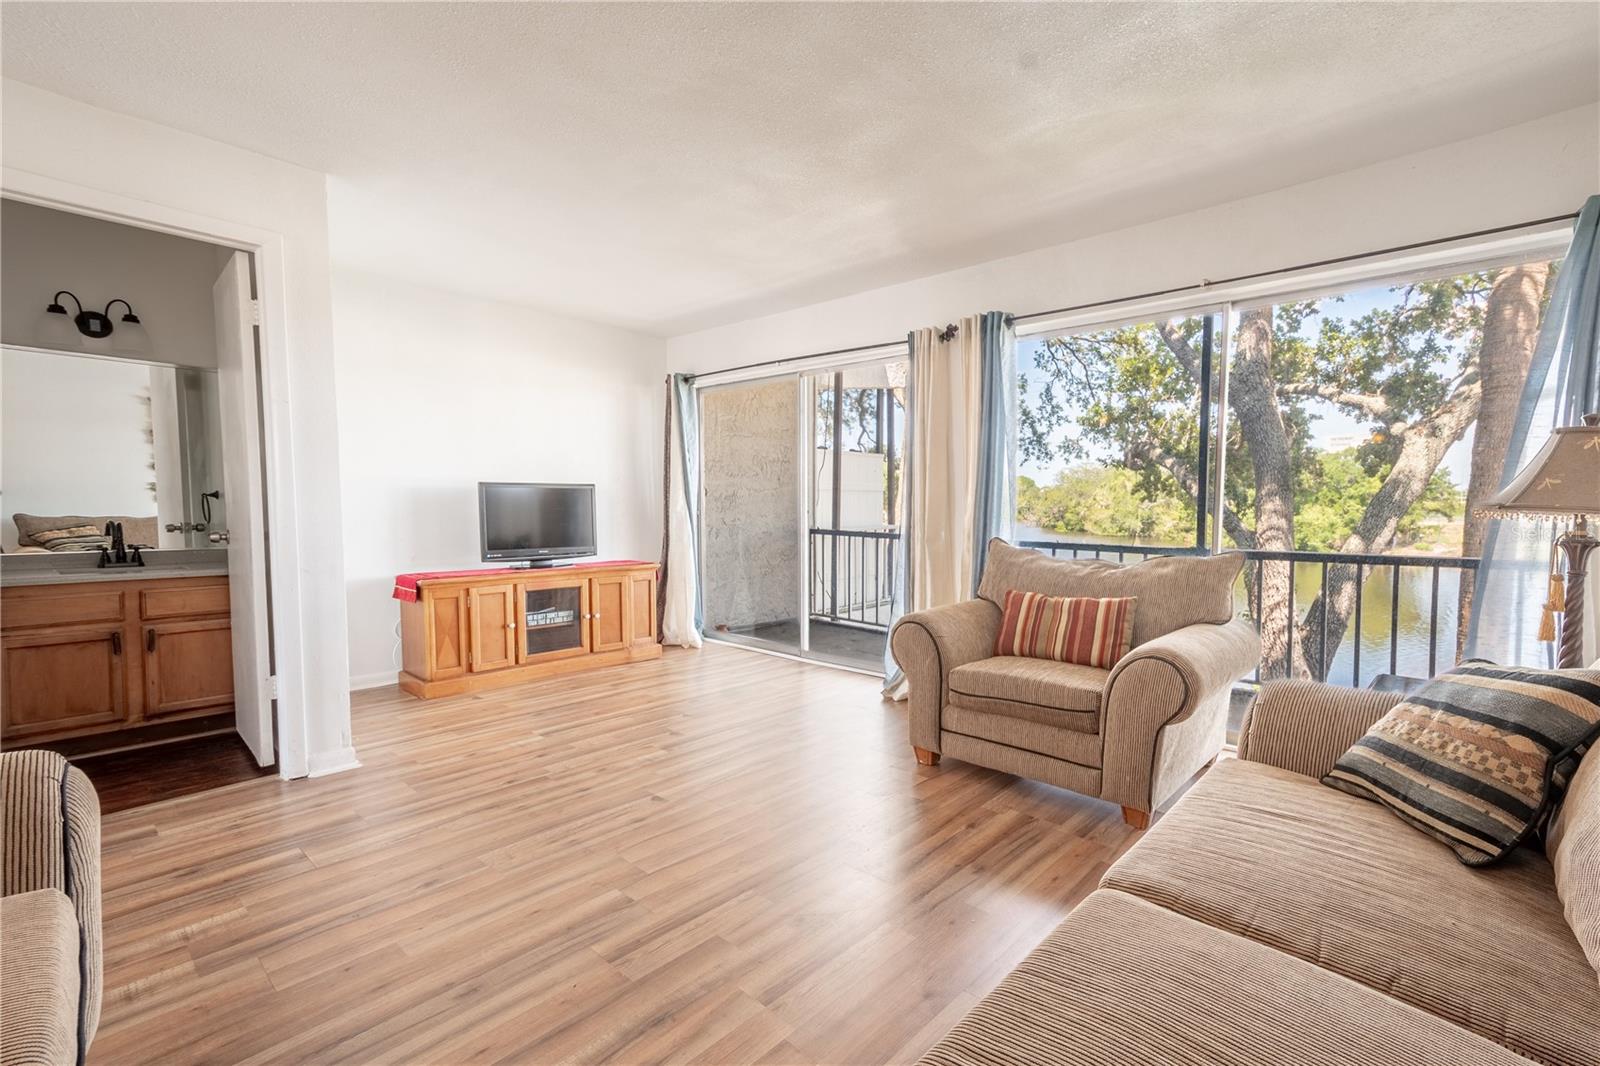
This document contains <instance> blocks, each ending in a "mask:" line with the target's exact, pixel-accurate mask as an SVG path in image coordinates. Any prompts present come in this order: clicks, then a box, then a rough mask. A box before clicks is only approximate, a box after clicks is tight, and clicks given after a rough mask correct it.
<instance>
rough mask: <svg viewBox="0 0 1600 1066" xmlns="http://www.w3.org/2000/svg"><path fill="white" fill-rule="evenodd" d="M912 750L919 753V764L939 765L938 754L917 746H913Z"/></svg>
mask: <svg viewBox="0 0 1600 1066" xmlns="http://www.w3.org/2000/svg"><path fill="white" fill-rule="evenodd" d="M911 750H912V751H914V752H916V753H917V762H919V763H921V764H922V765H923V766H938V765H939V753H938V752H936V751H929V750H928V749H927V748H919V747H917V746H916V745H915V744H913V745H911Z"/></svg>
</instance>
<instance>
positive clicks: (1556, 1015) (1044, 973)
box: [924, 664, 1600, 1066]
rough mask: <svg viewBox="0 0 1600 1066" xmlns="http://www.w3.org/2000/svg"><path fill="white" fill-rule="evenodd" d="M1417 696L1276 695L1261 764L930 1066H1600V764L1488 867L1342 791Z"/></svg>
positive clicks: (1158, 840)
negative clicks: (1378, 729)
mask: <svg viewBox="0 0 1600 1066" xmlns="http://www.w3.org/2000/svg"><path fill="white" fill-rule="evenodd" d="M1597 665H1600V664H1597ZM1400 698H1401V697H1399V696H1397V695H1393V694H1388V693H1376V692H1367V691H1357V690H1351V689H1340V688H1335V687H1332V686H1328V685H1319V684H1315V683H1312V682H1303V681H1283V682H1274V683H1272V684H1269V685H1268V686H1266V688H1265V689H1264V690H1263V692H1262V694H1261V696H1260V697H1259V699H1257V701H1256V702H1255V704H1254V705H1253V707H1252V708H1251V710H1250V712H1249V714H1248V716H1247V718H1246V720H1245V723H1244V728H1243V733H1242V735H1241V738H1240V743H1239V758H1238V759H1236V760H1227V761H1222V762H1219V763H1218V764H1217V765H1216V766H1215V767H1214V768H1212V769H1211V770H1210V771H1209V772H1207V773H1206V775H1205V776H1204V777H1203V778H1202V779H1201V780H1200V781H1199V782H1198V783H1197V784H1196V785H1195V786H1194V787H1193V788H1192V789H1191V790H1190V791H1189V792H1188V793H1186V794H1185V795H1184V796H1183V798H1182V799H1180V800H1179V801H1178V802H1177V804H1176V805H1175V806H1174V807H1173V808H1172V810H1171V811H1170V812H1168V813H1167V814H1166V815H1165V816H1163V817H1162V819H1161V820H1160V821H1159V822H1158V823H1157V824H1156V826H1155V828H1153V829H1152V830H1150V831H1149V832H1148V833H1147V834H1146V835H1145V836H1144V838H1143V839H1142V840H1140V842H1139V843H1138V844H1137V845H1136V846H1135V847H1134V848H1133V849H1132V850H1131V851H1129V852H1128V853H1127V854H1126V855H1124V856H1123V857H1122V859H1121V860H1119V861H1118V862H1117V863H1116V864H1115V865H1113V866H1112V867H1111V869H1110V870H1109V871H1107V873H1106V874H1105V876H1104V877H1103V878H1102V879H1101V882H1100V888H1099V889H1098V890H1097V891H1095V892H1093V893H1092V894H1090V896H1089V897H1088V898H1087V899H1086V900H1084V902H1083V903H1082V904H1080V905H1079V906H1078V908H1077V909H1076V910H1074V911H1073V912H1072V914H1071V915H1069V916H1068V917H1067V920H1066V921H1065V922H1063V923H1062V924H1061V925H1060V926H1059V927H1058V928H1057V929H1056V930H1055V932H1053V933H1052V934H1051V935H1050V936H1049V937H1048V938H1046V939H1045V941H1044V943H1042V944H1041V945H1040V946H1039V947H1038V948H1036V949H1035V950H1034V952H1033V953H1032V954H1031V955H1029V956H1028V957H1027V958H1026V959H1025V960H1024V961H1023V962H1022V963H1021V964H1020V965H1019V966H1018V967H1017V968H1016V970H1014V971H1013V972H1012V973H1011V974H1010V975H1009V976H1007V977H1006V978H1005V979H1004V980H1003V981H1002V982H1001V984H1000V985H999V987H998V988H996V989H995V990H994V991H993V992H992V993H990V995H989V996H988V997H986V998H985V999H984V1000H983V1001H982V1002H980V1003H979V1005H978V1006H977V1007H975V1008H973V1010H972V1011H971V1012H970V1013H969V1014H968V1015H967V1017H966V1018H965V1019H964V1020H963V1021H961V1022H960V1023H959V1024H958V1025H957V1026H956V1027H955V1029H954V1030H952V1031H951V1032H950V1034H949V1035H948V1036H946V1037H945V1039H944V1040H943V1041H941V1042H940V1043H939V1044H938V1045H936V1046H935V1047H934V1048H933V1050H932V1051H930V1052H929V1053H928V1055H927V1056H926V1058H925V1059H924V1062H926V1063H928V1064H930V1066H976V1064H980V1063H982V1064H995V1063H1040V1064H1043V1063H1049V1064H1051V1066H1080V1064H1081V1066H1088V1064H1091V1063H1093V1064H1103V1063H1186V1064H1238V1066H1246V1064H1249V1066H1255V1064H1259V1063H1294V1064H1301V1063H1304V1064H1310V1066H1321V1064H1335V1063H1338V1064H1367V1063H1374V1064H1380V1066H1389V1064H1394V1066H1425V1064H1438V1066H1493V1064H1500V1063H1527V1062H1529V1061H1533V1062H1542V1063H1548V1064H1555V1066H1595V1064H1597V1063H1600V757H1596V756H1593V755H1591V756H1590V757H1589V758H1588V759H1587V761H1585V762H1584V763H1583V764H1581V765H1580V767H1579V769H1578V772H1577V773H1576V774H1575V775H1574V778H1573V781H1572V783H1571V786H1570V788H1569V790H1568V793H1567V798H1566V801H1565V803H1564V804H1563V807H1562V809H1561V811H1560V813H1559V815H1558V817H1557V819H1556V820H1555V822H1554V824H1553V827H1552V831H1551V833H1550V835H1549V838H1548V843H1547V846H1546V848H1545V849H1544V850H1543V851H1539V850H1535V849H1533V848H1523V849H1520V850H1519V851H1518V852H1517V853H1515V854H1514V855H1513V856H1512V857H1511V858H1510V859H1509V860H1507V861H1506V862H1504V863H1502V864H1500V865H1496V866H1491V867H1486V868H1469V867H1466V866H1463V865H1462V864H1461V863H1460V862H1458V861H1457V860H1456V857H1455V856H1454V855H1453V854H1452V853H1451V852H1450V851H1449V850H1448V849H1447V848H1446V847H1445V846H1444V845H1442V844H1439V843H1437V842H1436V841H1433V840H1431V839H1429V838H1427V837H1425V836H1423V835H1421V834H1420V833H1418V832H1416V831H1415V830H1413V829H1411V828H1410V827H1408V826H1406V825H1404V824H1402V823H1401V822H1400V821H1399V820H1398V819H1397V818H1396V817H1395V816H1394V815H1392V814H1391V813H1389V811H1387V810H1386V809H1384V808H1383V807H1381V806H1379V805H1378V804H1376V803H1371V802H1367V801H1364V800H1361V799H1357V798H1356V797H1354V796H1350V795H1346V794H1345V793H1342V792H1338V791H1335V790H1334V789H1332V788H1329V787H1327V786H1325V785H1323V784H1321V783H1320V781H1319V778H1320V777H1321V776H1322V775H1323V774H1325V773H1326V772H1327V771H1328V770H1329V769H1330V768H1331V767H1332V766H1333V763H1334V761H1335V760H1336V759H1337V758H1338V757H1339V756H1340V755H1342V754H1343V753H1344V752H1345V750H1346V749H1347V748H1348V747H1349V746H1350V745H1351V744H1352V743H1354V742H1355V740H1356V739H1357V738H1358V737H1360V736H1361V735H1362V734H1363V733H1365V731H1366V730H1367V729H1368V728H1369V727H1370V726H1371V725H1372V724H1373V723H1374V722H1376V721H1377V720H1378V719H1379V718H1380V717H1382V715H1383V714H1384V713H1385V712H1386V711H1387V710H1388V709H1389V708H1390V707H1391V706H1392V705H1393V704H1394V703H1395V702H1397V701H1398V700H1399V699H1400Z"/></svg>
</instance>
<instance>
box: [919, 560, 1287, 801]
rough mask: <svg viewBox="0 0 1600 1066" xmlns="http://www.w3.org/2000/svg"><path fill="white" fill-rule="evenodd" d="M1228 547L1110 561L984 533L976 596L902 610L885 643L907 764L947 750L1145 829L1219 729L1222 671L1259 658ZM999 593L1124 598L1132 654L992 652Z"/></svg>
mask: <svg viewBox="0 0 1600 1066" xmlns="http://www.w3.org/2000/svg"><path fill="white" fill-rule="evenodd" d="M1243 565H1244V557H1243V556H1242V555H1240V554H1239V553H1237V552H1230V553H1226V554H1222V555H1214V556H1162V557H1157V558H1153V559H1149V560H1146V561H1145V562H1140V563H1134V564H1132V565H1128V566H1121V565H1118V564H1117V563H1113V562H1110V561H1106V560H1099V559H1070V560H1069V559H1053V558H1051V557H1049V556H1047V555H1044V554H1043V553H1041V552H1036V551H1031V550H1029V549H1025V548H1017V547H1014V546H1012V545H1010V544H1008V543H1006V542H1005V541H1003V540H999V539H996V540H993V541H991V542H990V543H989V550H988V555H987V562H986V563H985V565H984V570H983V577H982V581H981V582H980V584H979V586H978V595H977V598H975V599H972V600H968V601H965V602H963V603H957V604H951V605H949V606H944V607H935V608H933V609H931V610H925V611H915V612H912V613H910V614H907V615H906V616H905V617H903V618H901V619H900V621H899V622H897V623H896V624H895V627H894V629H893V630H892V631H891V632H890V635H889V642H890V648H891V649H892V651H893V654H894V658H895V661H896V662H897V663H898V664H899V665H900V669H901V670H902V671H904V673H905V675H906V679H907V681H908V682H909V684H910V696H909V699H910V724H911V746H912V747H913V748H914V749H915V751H916V755H917V759H918V760H919V761H920V762H922V763H925V764H928V765H932V764H934V763H937V762H938V761H939V759H940V757H941V756H944V755H948V756H950V757H952V758H955V759H960V760H962V761H964V762H969V763H976V764H978V765H980V766H987V767H989V768H990V769H993V770H1002V771H1004V772H1006V773H1011V774H1016V775H1018V776H1019V777H1027V778H1032V779H1034V780H1037V781H1044V782H1046V783H1048V784H1052V785H1056V786H1058V787H1060V788H1065V789H1070V790H1071V791H1073V792H1078V793H1082V794H1083V795H1086V796H1096V797H1099V798H1100V799H1104V800H1108V801H1110V802H1112V803H1115V804H1118V805H1120V806H1121V807H1122V813H1123V817H1124V818H1125V819H1126V820H1127V821H1128V823H1129V824H1130V825H1133V826H1135V827H1137V828H1141V829H1142V828H1144V827H1145V826H1146V825H1148V824H1149V819H1150V812H1152V811H1154V810H1156V809H1158V808H1159V807H1160V806H1161V805H1162V804H1164V803H1165V802H1166V801H1167V800H1168V799H1170V798H1171V797H1172V796H1173V795H1174V794H1175V793H1176V792H1177V791H1178V790H1179V789H1180V788H1182V787H1183V786H1184V784H1185V783H1187V782H1188V781H1189V779H1190V778H1192V777H1193V776H1194V775H1195V773H1197V772H1198V771H1199V770H1200V769H1201V768H1202V767H1203V766H1205V765H1206V764H1207V763H1209V762H1211V761H1212V760H1214V759H1215V758H1216V757H1217V753H1218V752H1220V751H1221V750H1222V746H1223V744H1224V742H1225V741H1226V739H1227V726H1228V706H1229V701H1230V700H1231V698H1232V693H1233V686H1234V683H1235V682H1236V681H1238V680H1239V679H1241V678H1244V677H1246V676H1248V675H1249V674H1250V673H1252V672H1253V671H1254V670H1255V668H1256V664H1257V661H1258V660H1259V659H1260V657H1261V642H1260V639H1259V638H1258V637H1257V635H1256V631H1255V627H1254V625H1253V624H1251V623H1250V622H1249V621H1246V620H1244V619H1236V618H1235V617H1234V610H1233V585H1234V582H1235V580H1236V579H1237V578H1238V576H1239V572H1240V570H1241V568H1242V567H1243ZM1008 590H1018V591H1024V592H1037V593H1043V594H1045V595H1049V596H1089V597H1116V596H1133V597H1137V599H1138V602H1137V603H1136V604H1135V607H1134V613H1133V628H1132V649H1131V650H1130V652H1129V653H1128V654H1127V655H1126V656H1124V657H1123V658H1122V659H1121V660H1119V661H1118V662H1117V663H1116V664H1115V665H1114V666H1113V667H1112V668H1111V669H1109V670H1102V669H1097V668H1094V667H1089V666H1079V665H1076V664H1073V663H1065V662H1056V661H1055V660H1051V659H1033V658H1024V657H1020V656H1009V655H1003V656H997V655H996V654H995V644H996V638H997V636H998V635H999V632H1000V624H1001V618H1002V609H1003V605H1004V603H1005V595H1006V592H1007V591H1008Z"/></svg>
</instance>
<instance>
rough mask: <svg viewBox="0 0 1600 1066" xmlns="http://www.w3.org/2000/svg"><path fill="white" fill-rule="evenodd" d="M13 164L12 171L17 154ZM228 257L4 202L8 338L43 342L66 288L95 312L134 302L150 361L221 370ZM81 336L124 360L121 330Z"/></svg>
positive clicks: (0, 324) (1, 252) (4, 328)
mask: <svg viewBox="0 0 1600 1066" xmlns="http://www.w3.org/2000/svg"><path fill="white" fill-rule="evenodd" d="M6 132H7V136H9V135H10V130H9V129H8V130H7V131H6ZM8 147H9V146H8ZM6 159H7V161H8V165H9V159H10V152H9V151H7V152H6ZM221 254H223V253H222V251H221V249H219V248H217V247H216V246H215V245H211V244H204V243H202V242H200V241H191V240H187V239H185V238H183V237H174V236H171V235H169V234H165V233H156V232H154V231H151V230H146V229H139V228H137V227H135V226H123V225H119V224H118V223H115V222H106V221H103V220H101V219H97V218H88V217H86V216H84V215H74V214H70V213H68V212H65V211H52V210H51V209H49V208H46V207H37V206H35V205H33V204H25V203H18V202H16V201H13V200H4V201H0V340H3V341H4V342H5V343H6V344H20V345H25V346H26V345H37V344H40V343H41V341H40V339H39V337H38V335H37V331H38V323H39V316H40V315H41V314H42V313H43V311H44V309H45V306H46V305H48V304H49V303H50V297H51V296H52V295H53V294H54V293H55V292H56V291H57V290H60V289H70V290H71V291H72V293H73V295H75V296H77V297H78V298H79V299H80V300H82V301H83V306H84V308H85V309H86V310H92V311H99V310H102V309H103V308H104V307H105V306H106V304H107V303H109V302H110V301H112V300H113V299H119V298H120V299H123V300H127V301H128V303H130V304H132V305H133V309H134V312H135V313H136V314H138V316H139V320H140V322H141V323H143V325H144V328H145V333H146V334H147V335H148V337H149V339H150V348H149V351H148V352H146V353H145V355H144V356H143V358H146V359H150V360H153V361H155V362H161V363H175V364H177V365H179V366H204V367H215V366H216V365H217V350H216V348H217V342H216V336H217V335H216V328H215V326H214V325H213V323H212V321H211V284H212V282H214V281H216V280H217V273H218V271H219V270H220V269H221V265H220V263H219V261H218V257H219V256H220V255H221ZM61 304H62V306H63V307H65V308H66V309H67V312H68V313H69V314H70V313H72V312H73V311H74V310H75V309H74V307H73V304H72V301H71V300H69V299H67V298H66V297H62V300H61ZM123 313H124V310H123V308H122V307H121V306H120V305H118V307H117V309H116V310H115V311H113V312H112V314H111V320H112V323H113V329H115V326H116V324H117V323H118V322H119V320H120V319H121V317H122V315H123ZM74 338H75V340H77V342H78V344H79V347H80V348H81V349H82V350H83V351H88V352H97V353H100V354H105V355H115V354H116V353H115V352H114V351H112V342H113V341H115V340H116V335H115V332H113V334H112V336H110V337H105V338H101V339H100V340H94V339H92V338H88V337H79V336H77V335H76V334H74Z"/></svg>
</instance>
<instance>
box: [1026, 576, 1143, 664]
mask: <svg viewBox="0 0 1600 1066" xmlns="http://www.w3.org/2000/svg"><path fill="white" fill-rule="evenodd" d="M1138 602H1139V601H1138V599H1137V598H1136V597H1133V596H1123V597H1120V598H1117V599H1104V600H1097V599H1090V598H1089V597H1086V596H1045V595H1042V594H1040V593H1037V592H1019V591H1017V590H1016V589H1011V590H1010V591H1008V592H1007V593H1006V602H1005V614H1004V616H1003V617H1002V618H1001V620H1000V635H999V637H997V638H996V639H995V647H994V653H995V654H996V655H1021V656H1025V657H1027V658H1029V659H1054V660H1056V661H1057V662H1062V663H1077V664H1078V665H1079V666H1093V667H1098V668H1099V669H1101V670H1109V669H1111V667H1113V666H1115V665H1116V662H1117V660H1118V659H1120V658H1122V657H1123V656H1124V655H1126V654H1128V646H1129V645H1130V643H1131V642H1132V640H1133V608H1134V605H1135V604H1137V603H1138Z"/></svg>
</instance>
